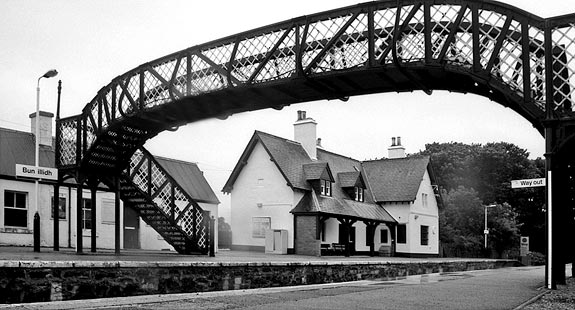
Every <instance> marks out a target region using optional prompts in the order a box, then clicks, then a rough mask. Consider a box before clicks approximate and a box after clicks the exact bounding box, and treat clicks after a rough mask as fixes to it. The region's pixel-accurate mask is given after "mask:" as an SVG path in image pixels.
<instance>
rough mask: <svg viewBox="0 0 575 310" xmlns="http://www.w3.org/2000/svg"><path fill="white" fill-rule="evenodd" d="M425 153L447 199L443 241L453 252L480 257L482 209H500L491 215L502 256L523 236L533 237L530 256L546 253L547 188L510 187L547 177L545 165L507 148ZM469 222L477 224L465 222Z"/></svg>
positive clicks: (438, 146)
mask: <svg viewBox="0 0 575 310" xmlns="http://www.w3.org/2000/svg"><path fill="white" fill-rule="evenodd" d="M422 153H423V154H427V155H430V156H431V162H432V167H433V169H434V172H435V179H436V183H437V184H438V185H439V186H440V188H442V192H443V193H448V194H447V199H446V203H445V205H446V206H445V209H444V210H442V211H441V213H443V215H441V217H440V227H441V228H440V237H442V240H441V241H442V242H445V243H446V244H447V245H448V247H453V248H454V249H455V250H456V251H464V249H465V248H464V246H467V247H470V248H469V249H468V252H469V253H468V254H469V255H477V253H478V251H479V247H483V242H482V241H481V240H479V239H482V238H483V234H482V233H483V218H481V219H480V222H479V224H481V225H479V224H478V223H476V221H477V218H476V217H477V216H478V214H479V215H482V214H483V212H484V210H483V206H485V205H490V204H498V206H499V207H497V208H490V210H489V211H488V212H489V214H493V218H494V222H493V223H491V222H490V223H489V227H490V228H491V227H492V229H491V235H490V237H491V238H490V240H493V243H492V244H491V245H492V247H491V248H492V249H494V250H495V251H496V252H497V253H498V254H499V255H503V254H504V252H505V251H506V250H510V248H509V247H515V246H516V245H517V244H518V239H519V237H518V236H520V235H522V236H530V241H531V250H534V251H543V249H544V244H545V239H544V236H545V230H544V227H545V214H544V212H543V209H544V202H545V201H544V198H545V197H544V193H545V192H544V188H541V187H540V188H528V189H521V190H517V189H511V186H510V181H511V180H515V179H530V178H538V177H543V176H544V171H545V163H544V160H542V159H540V158H538V159H536V160H530V159H529V153H528V152H527V151H526V150H524V149H521V148H520V147H518V146H516V145H514V144H511V143H506V142H498V143H487V144H485V145H481V144H471V145H468V144H463V143H457V142H451V143H431V144H427V145H426V148H425V151H423V152H422ZM465 216H473V219H471V218H470V219H462V218H461V217H465ZM490 218H491V217H490ZM469 225H471V226H469ZM464 226H467V227H464ZM472 231H473V233H474V234H475V236H474V235H473V233H471V232H472ZM478 232H479V233H478ZM514 238H515V239H514ZM479 241H481V242H479ZM478 244H479V245H480V246H478Z"/></svg>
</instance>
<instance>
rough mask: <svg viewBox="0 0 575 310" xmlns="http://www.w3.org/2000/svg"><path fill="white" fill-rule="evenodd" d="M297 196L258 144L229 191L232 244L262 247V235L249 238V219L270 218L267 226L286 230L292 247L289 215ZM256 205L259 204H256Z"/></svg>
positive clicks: (290, 216) (291, 221) (291, 218)
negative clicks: (269, 224)
mask: <svg viewBox="0 0 575 310" xmlns="http://www.w3.org/2000/svg"><path fill="white" fill-rule="evenodd" d="M294 196H297V195H294V192H293V191H292V190H291V188H290V187H289V186H287V185H286V180H285V179H284V177H283V176H282V175H281V173H280V172H279V170H278V168H277V166H276V165H275V164H274V162H272V161H271V160H270V157H269V155H268V153H267V152H266V151H265V149H264V148H263V146H262V145H261V143H258V144H257V145H256V146H255V147H254V150H253V151H252V153H251V155H250V158H249V159H248V162H247V164H246V165H245V166H244V167H243V169H242V171H241V172H240V174H239V176H238V178H237V179H236V181H235V183H234V187H233V189H232V192H231V205H232V210H231V215H232V216H231V217H232V218H231V223H230V225H231V227H232V244H233V245H242V246H262V247H263V246H265V238H253V237H252V229H253V224H252V223H253V218H254V217H270V218H271V229H285V230H287V231H288V247H289V248H293V246H294V244H293V232H294V231H293V215H292V214H291V213H289V211H291V209H293V207H294V205H295V203H296V202H295V201H294V200H295V199H296V197H294ZM258 204H259V205H258Z"/></svg>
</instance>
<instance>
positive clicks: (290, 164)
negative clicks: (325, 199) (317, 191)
mask: <svg viewBox="0 0 575 310" xmlns="http://www.w3.org/2000/svg"><path fill="white" fill-rule="evenodd" d="M258 143H261V144H262V146H263V147H264V149H265V150H266V152H267V153H268V154H269V155H270V158H271V160H272V161H273V162H274V164H275V165H276V166H277V167H278V169H279V171H280V173H281V174H282V175H283V176H284V178H285V180H286V182H287V184H288V185H289V186H290V187H292V188H297V189H302V190H309V189H311V187H310V186H309V184H308V183H307V181H306V178H305V175H304V171H303V167H302V166H303V165H304V164H308V163H313V162H314V161H313V160H312V159H311V158H310V157H309V155H308V154H307V153H306V151H305V150H304V148H303V147H302V145H301V144H300V143H298V142H294V141H291V140H288V139H284V138H280V137H277V136H274V135H270V134H268V133H265V132H261V131H257V130H256V131H255V132H254V134H253V135H252V138H251V139H250V141H249V142H248V145H247V146H246V148H245V149H244V152H243V153H242V155H241V156H240V159H239V160H238V162H237V164H236V166H235V167H234V170H232V173H231V174H230V177H229V178H228V180H227V182H226V184H225V185H224V188H223V189H222V191H223V192H224V193H230V192H231V191H232V188H233V185H234V182H235V181H236V179H237V178H238V176H239V174H240V172H241V171H242V169H243V167H244V166H245V165H246V163H247V160H248V158H249V157H250V155H251V152H252V151H253V149H254V148H255V147H256V145H257V144H258Z"/></svg>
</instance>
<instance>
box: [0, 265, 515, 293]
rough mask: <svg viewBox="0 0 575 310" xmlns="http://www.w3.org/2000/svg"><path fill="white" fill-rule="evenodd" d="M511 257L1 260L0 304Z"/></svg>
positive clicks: (416, 269) (415, 269) (257, 284)
mask: <svg viewBox="0 0 575 310" xmlns="http://www.w3.org/2000/svg"><path fill="white" fill-rule="evenodd" d="M516 265H518V262H517V261H512V260H473V261H462V260H455V261H441V262H439V261H437V262H433V261H422V262H397V263H395V262H394V263H389V262H381V263H380V262H349V261H346V262H324V261H320V262H309V263H296V262H294V263H149V262H115V263H109V262H51V263H50V262H4V263H2V264H1V265H0V303H27V302H40V301H55V300H71V299H88V298H104V297H116V296H135V295H150V294H171V293H192V292H207V291H221V290H237V289H252V288H263V287H277V286H292V285H304V284H319V283H332V282H344V281H355V280H364V279H386V278H395V277H400V276H407V275H416V274H426V273H438V272H453V271H465V270H477V269H492V268H501V267H510V266H516Z"/></svg>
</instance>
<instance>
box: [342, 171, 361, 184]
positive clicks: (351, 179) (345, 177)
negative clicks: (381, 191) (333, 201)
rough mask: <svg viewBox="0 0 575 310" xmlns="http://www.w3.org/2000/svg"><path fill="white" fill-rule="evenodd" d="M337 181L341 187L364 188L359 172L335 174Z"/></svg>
mask: <svg viewBox="0 0 575 310" xmlns="http://www.w3.org/2000/svg"><path fill="white" fill-rule="evenodd" d="M337 179H338V182H339V185H340V186H341V187H361V188H365V184H364V182H363V178H362V176H361V172H359V171H352V172H340V173H338V174H337Z"/></svg>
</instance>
